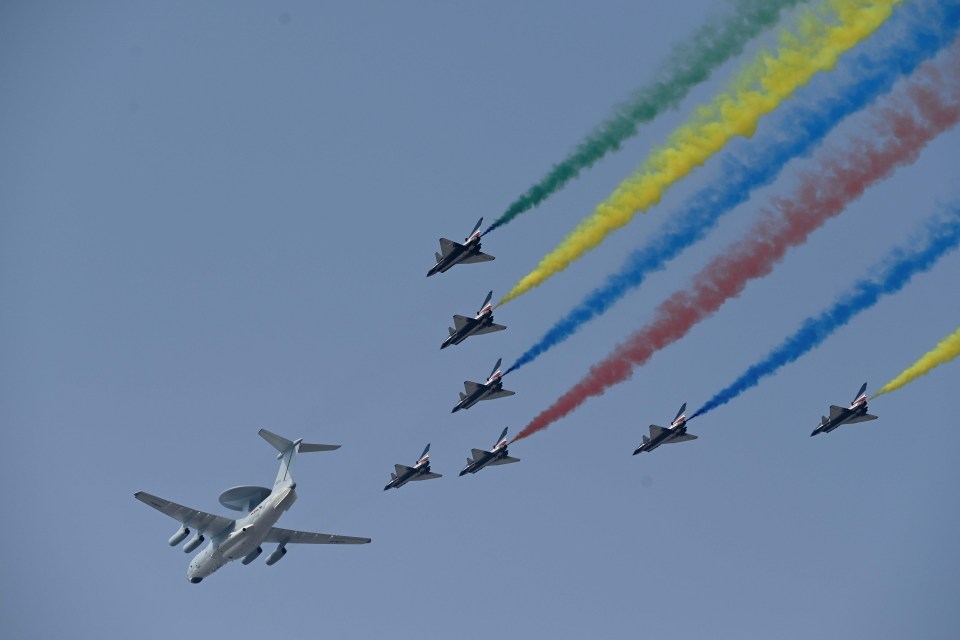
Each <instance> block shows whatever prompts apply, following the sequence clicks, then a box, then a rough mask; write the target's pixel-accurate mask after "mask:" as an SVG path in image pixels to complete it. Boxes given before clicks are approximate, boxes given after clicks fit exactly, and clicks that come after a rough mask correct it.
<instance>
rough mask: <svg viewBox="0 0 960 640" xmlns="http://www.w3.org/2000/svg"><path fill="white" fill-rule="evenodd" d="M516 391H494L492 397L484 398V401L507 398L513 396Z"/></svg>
mask: <svg viewBox="0 0 960 640" xmlns="http://www.w3.org/2000/svg"><path fill="white" fill-rule="evenodd" d="M515 393H516V391H507V390H506V389H500V391H494V392H493V393H491V394H490V395H486V396H484V397H483V399H484V400H496V399H497V398H506V397H507V396H512V395H513V394H515Z"/></svg>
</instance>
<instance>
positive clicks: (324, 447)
mask: <svg viewBox="0 0 960 640" xmlns="http://www.w3.org/2000/svg"><path fill="white" fill-rule="evenodd" d="M339 448H340V445H338V444H309V443H307V442H301V443H300V448H299V451H300V453H311V452H313V451H336V450H337V449H339Z"/></svg>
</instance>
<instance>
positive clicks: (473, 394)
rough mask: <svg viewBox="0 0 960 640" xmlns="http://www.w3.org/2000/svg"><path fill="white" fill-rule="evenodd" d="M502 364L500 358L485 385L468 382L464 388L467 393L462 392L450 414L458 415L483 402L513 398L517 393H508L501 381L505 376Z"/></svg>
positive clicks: (464, 384)
mask: <svg viewBox="0 0 960 640" xmlns="http://www.w3.org/2000/svg"><path fill="white" fill-rule="evenodd" d="M501 362H503V358H498V359H497V364H495V365H493V371H492V372H491V373H490V377H489V378H487V381H486V382H485V383H483V384H480V383H479V382H470V381H469V380H466V381H465V382H464V383H463V386H464V388H465V389H466V391H467V392H466V393H464V392H463V391H461V392H460V402H458V403H457V405H456V406H455V407H454V408H453V411H451V412H450V413H456V412H457V411H460V409H469V408H470V407H472V406H473V405H475V404H477V403H478V402H480V401H481V400H495V399H497V398H506V397H507V396H512V395H513V394H514V393H515V392H514V391H507V390H506V389H504V388H503V381H502V380H501V378H502V377H503V374H502V373H500V363H501Z"/></svg>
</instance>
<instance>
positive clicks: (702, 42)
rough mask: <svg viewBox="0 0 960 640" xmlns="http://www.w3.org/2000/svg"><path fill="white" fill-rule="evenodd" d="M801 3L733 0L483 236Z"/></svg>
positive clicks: (675, 101) (675, 100) (673, 102)
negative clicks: (730, 8) (730, 7)
mask: <svg viewBox="0 0 960 640" xmlns="http://www.w3.org/2000/svg"><path fill="white" fill-rule="evenodd" d="M805 1H806V0H734V2H733V6H734V12H733V14H732V15H729V16H726V17H723V18H714V19H712V20H711V21H710V23H708V24H706V25H704V26H702V27H700V29H699V30H697V31H696V32H695V33H694V34H693V36H692V37H691V38H690V39H689V41H687V42H682V43H680V44H678V45H675V46H674V48H673V51H672V53H671V54H670V56H669V58H668V59H667V61H666V64H665V65H664V66H663V69H662V70H661V71H660V73H659V79H658V80H656V81H654V82H653V84H651V85H650V86H647V87H644V88H643V89H640V90H638V91H637V92H636V93H634V95H633V96H632V97H631V98H630V99H628V100H627V101H626V102H624V103H623V104H621V105H619V106H618V107H617V108H616V111H615V113H614V114H613V115H612V116H611V117H609V118H607V119H606V120H605V121H604V122H603V123H601V124H600V125H599V126H598V127H597V128H595V129H594V130H593V131H591V132H590V133H589V134H587V137H586V138H585V139H584V140H583V141H582V142H580V144H578V145H577V146H576V147H575V148H574V150H573V151H572V152H571V153H570V155H568V156H567V157H566V158H564V159H563V160H561V161H560V162H559V163H557V164H555V165H553V168H552V169H551V170H550V171H549V172H548V173H547V175H545V176H544V177H543V178H541V179H540V180H539V181H538V182H537V183H536V184H534V185H533V186H531V187H530V188H529V189H527V191H526V192H525V193H524V194H523V195H521V196H520V197H519V198H517V199H516V200H514V201H513V203H511V204H510V206H509V207H507V210H506V211H504V213H503V214H502V215H501V216H500V217H499V218H497V220H496V221H495V222H494V223H493V224H491V225H490V226H489V227H488V228H487V230H486V231H484V232H483V233H484V235H486V234H488V233H490V232H491V231H493V230H494V229H496V228H497V227H499V226H501V225H504V224H506V223H508V222H510V221H511V220H513V219H514V218H516V217H517V216H518V215H520V214H521V213H524V212H525V211H529V210H530V209H532V208H534V207H536V206H537V205H539V204H540V203H541V202H543V201H544V200H546V199H547V198H548V197H550V196H551V195H553V194H554V193H556V192H557V191H559V190H560V189H562V188H563V187H564V186H566V184H567V183H568V182H570V181H571V180H573V179H574V178H576V177H577V176H579V175H580V172H581V171H583V170H584V169H587V168H589V167H591V166H593V165H594V164H595V163H596V162H597V161H598V160H600V159H601V158H603V157H604V156H605V155H607V154H608V153H610V152H611V151H616V150H618V149H619V148H620V145H621V144H622V143H623V142H624V141H625V140H627V139H629V138H631V137H633V136H634V135H636V133H637V130H638V129H639V127H640V125H641V124H644V123H646V122H650V121H651V120H653V119H654V118H655V117H657V116H658V115H659V114H661V113H663V112H664V111H666V110H667V109H672V108H676V107H677V105H679V103H680V101H681V100H683V98H684V97H685V96H686V95H687V93H688V92H689V91H690V89H692V88H693V87H694V86H696V85H698V84H700V83H701V82H703V81H704V80H706V79H707V78H709V77H710V74H711V73H712V72H713V70H714V69H716V68H717V67H719V66H721V65H722V64H724V63H725V62H727V61H728V60H730V59H731V58H734V57H736V56H738V55H740V53H741V52H742V51H743V47H744V46H745V45H746V44H747V42H749V41H750V40H751V39H753V38H754V37H755V36H756V35H757V34H759V33H760V32H761V31H763V30H765V29H767V28H768V27H770V26H772V25H773V24H775V23H776V22H777V21H778V20H779V19H780V14H781V13H782V12H783V11H784V10H785V9H789V8H791V7H793V6H795V5H797V4H800V3H801V2H805Z"/></svg>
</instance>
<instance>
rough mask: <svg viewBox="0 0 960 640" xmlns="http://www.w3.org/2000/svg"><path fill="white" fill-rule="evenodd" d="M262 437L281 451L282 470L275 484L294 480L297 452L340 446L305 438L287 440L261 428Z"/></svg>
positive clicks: (279, 455)
mask: <svg viewBox="0 0 960 640" xmlns="http://www.w3.org/2000/svg"><path fill="white" fill-rule="evenodd" d="M259 433H260V437H261V438H263V439H264V440H266V441H267V442H269V443H270V445H271V446H272V447H273V448H274V449H276V450H277V451H279V452H280V453H278V454H277V459H278V460H280V470H279V471H278V472H277V479H276V480H275V481H274V483H273V484H274V486H276V485H278V484H280V483H282V482H293V465H294V462H295V461H296V459H297V453H310V452H313V451H334V450H336V449H339V448H340V445H338V444H310V443H307V442H304V441H303V438H298V439H297V440H287V439H286V438H284V437H283V436H278V435H277V434H275V433H272V432H270V431H267V430H266V429H260V431H259Z"/></svg>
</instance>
